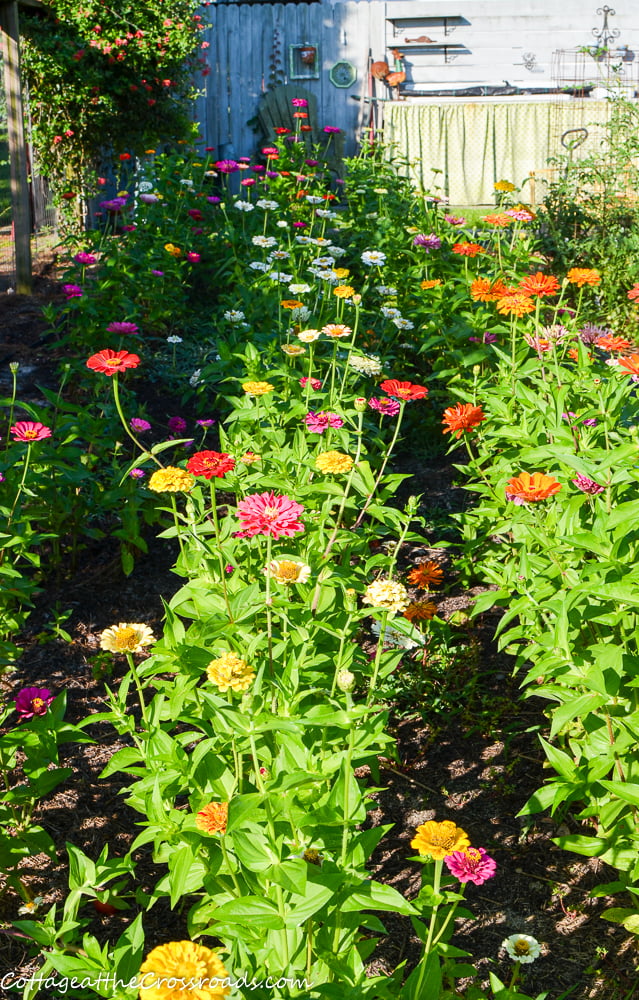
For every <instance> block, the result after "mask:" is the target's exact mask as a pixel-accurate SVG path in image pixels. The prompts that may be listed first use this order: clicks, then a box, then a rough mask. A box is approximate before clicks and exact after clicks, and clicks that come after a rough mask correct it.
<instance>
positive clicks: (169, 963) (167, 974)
mask: <svg viewBox="0 0 639 1000" xmlns="http://www.w3.org/2000/svg"><path fill="white" fill-rule="evenodd" d="M228 981H229V974H228V972H227V970H226V969H225V967H224V966H223V965H222V962H221V961H220V960H219V958H218V957H217V955H216V954H215V952H213V951H211V949H210V948H206V947H205V946H204V945H202V944H196V943H195V942H194V941H171V942H169V944H161V945H160V946H159V947H158V948H154V949H153V951H151V952H150V953H149V954H148V955H147V957H146V958H145V960H144V962H143V963H142V965H141V966H140V1000H195V997H197V1000H222V998H223V997H227V996H228V995H229V993H230V992H231V987H230V985H227V984H228ZM194 983H197V984H198V986H197V988H192V984H194ZM200 983H201V984H202V985H199V984H200Z"/></svg>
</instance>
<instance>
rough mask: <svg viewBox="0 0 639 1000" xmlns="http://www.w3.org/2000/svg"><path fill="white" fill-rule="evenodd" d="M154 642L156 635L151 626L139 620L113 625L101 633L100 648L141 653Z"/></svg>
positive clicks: (110, 650) (117, 651)
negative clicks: (142, 623) (138, 621)
mask: <svg viewBox="0 0 639 1000" xmlns="http://www.w3.org/2000/svg"><path fill="white" fill-rule="evenodd" d="M153 642H155V636H154V635H153V632H152V631H151V629H150V628H149V626H148V625H141V624H139V623H137V622H136V623H133V624H131V623H127V622H120V624H119V625H111V626H110V627H109V628H105V630H104V632H102V633H101V635H100V649H108V651H109V652H110V653H141V652H142V651H143V650H144V647H145V646H150V645H151V643H153Z"/></svg>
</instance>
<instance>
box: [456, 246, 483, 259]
mask: <svg viewBox="0 0 639 1000" xmlns="http://www.w3.org/2000/svg"><path fill="white" fill-rule="evenodd" d="M452 250H453V253H458V254H461V256H462V257H476V256H477V254H478V253H483V252H484V248H483V247H482V246H480V245H479V243H455V244H454V245H453V248H452Z"/></svg>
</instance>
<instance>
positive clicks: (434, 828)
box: [410, 819, 470, 861]
mask: <svg viewBox="0 0 639 1000" xmlns="http://www.w3.org/2000/svg"><path fill="white" fill-rule="evenodd" d="M410 846H411V847H415V848H417V850H418V851H419V853H420V854H430V856H431V858H432V859H433V860H434V861H441V860H442V858H446V857H448V855H449V854H453V853H454V852H455V851H462V852H464V851H465V850H466V848H467V847H470V840H469V839H468V835H467V834H466V832H465V831H464V830H462V828H461V827H460V826H457V825H456V824H455V823H453V822H451V820H449V819H445V820H444V821H443V822H442V823H436V822H435V820H434V819H431V820H429V822H428V823H424V824H423V825H422V826H418V827H417V829H416V831H415V836H414V837H413V839H412V840H411V842H410Z"/></svg>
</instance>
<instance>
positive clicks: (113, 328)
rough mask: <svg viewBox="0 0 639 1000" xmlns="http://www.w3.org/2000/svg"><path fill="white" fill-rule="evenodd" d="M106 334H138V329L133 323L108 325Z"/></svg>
mask: <svg viewBox="0 0 639 1000" xmlns="http://www.w3.org/2000/svg"><path fill="white" fill-rule="evenodd" d="M106 329H107V333H139V332H140V328H139V326H137V325H136V324H135V323H125V322H122V323H120V322H116V323H109V325H108V326H107V328H106Z"/></svg>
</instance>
